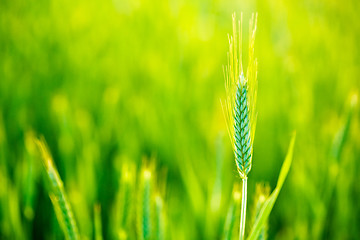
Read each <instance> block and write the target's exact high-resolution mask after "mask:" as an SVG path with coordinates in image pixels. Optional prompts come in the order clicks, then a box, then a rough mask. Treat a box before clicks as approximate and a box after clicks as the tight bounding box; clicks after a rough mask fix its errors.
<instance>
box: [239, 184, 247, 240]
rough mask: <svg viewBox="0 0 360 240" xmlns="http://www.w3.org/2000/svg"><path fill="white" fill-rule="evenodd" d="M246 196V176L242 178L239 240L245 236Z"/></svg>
mask: <svg viewBox="0 0 360 240" xmlns="http://www.w3.org/2000/svg"><path fill="white" fill-rule="evenodd" d="M246 198H247V177H245V178H243V179H242V194H241V217H240V230H239V231H240V232H239V240H243V239H244V236H245V221H246Z"/></svg>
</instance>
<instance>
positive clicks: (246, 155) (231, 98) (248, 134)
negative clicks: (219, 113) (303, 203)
mask: <svg viewBox="0 0 360 240" xmlns="http://www.w3.org/2000/svg"><path fill="white" fill-rule="evenodd" d="M256 23H257V15H254V14H253V15H252V18H251V20H250V24H249V63H248V67H247V71H246V76H245V75H244V72H243V63H242V14H241V19H240V21H239V22H238V24H237V22H236V16H235V14H233V35H232V36H229V37H228V39H229V52H228V64H227V66H226V67H225V68H224V78H225V89H226V100H225V104H222V106H223V109H224V114H225V119H226V122H227V128H228V132H229V135H230V140H231V143H232V146H233V149H234V155H235V163H236V166H237V170H238V172H239V175H240V177H241V179H242V201H241V218H240V234H239V239H244V235H245V219H246V197H247V176H248V173H249V172H250V170H251V165H252V155H253V142H254V135H255V126H256V111H255V106H256V94H257V60H256V58H255V56H254V44H255V32H256Z"/></svg>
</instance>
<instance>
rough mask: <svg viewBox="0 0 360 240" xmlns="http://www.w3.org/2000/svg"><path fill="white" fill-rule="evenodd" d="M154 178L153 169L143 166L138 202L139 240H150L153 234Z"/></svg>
mask: <svg viewBox="0 0 360 240" xmlns="http://www.w3.org/2000/svg"><path fill="white" fill-rule="evenodd" d="M152 178H153V176H152V172H151V170H150V169H149V168H143V170H142V171H141V174H140V183H139V193H138V203H137V204H138V206H137V234H138V239H139V240H149V239H151V235H152V227H153V226H152V223H151V219H152V206H151V200H152V191H153V184H152V182H153V179H152Z"/></svg>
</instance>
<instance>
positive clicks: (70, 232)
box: [34, 137, 79, 240]
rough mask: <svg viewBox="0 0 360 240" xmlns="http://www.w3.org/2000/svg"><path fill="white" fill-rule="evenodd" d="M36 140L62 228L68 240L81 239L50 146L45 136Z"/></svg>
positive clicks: (52, 200) (50, 193)
mask: <svg viewBox="0 0 360 240" xmlns="http://www.w3.org/2000/svg"><path fill="white" fill-rule="evenodd" d="M34 141H35V143H36V145H37V147H38V150H39V152H40V154H41V157H42V162H43V165H44V167H45V170H46V173H47V179H48V182H49V185H50V191H49V196H50V199H51V202H52V204H53V206H54V210H55V213H56V217H57V219H58V222H59V224H60V226H61V229H62V230H63V232H64V235H65V238H66V239H67V240H77V239H79V233H78V228H77V225H76V221H75V219H74V214H73V212H72V211H71V206H70V203H69V202H68V200H67V196H66V194H65V190H64V186H63V182H62V181H61V179H60V176H59V173H58V171H57V170H56V167H55V165H54V163H53V160H52V157H51V154H50V151H49V148H48V147H47V144H46V142H45V139H44V138H43V137H41V138H40V139H35V138H34Z"/></svg>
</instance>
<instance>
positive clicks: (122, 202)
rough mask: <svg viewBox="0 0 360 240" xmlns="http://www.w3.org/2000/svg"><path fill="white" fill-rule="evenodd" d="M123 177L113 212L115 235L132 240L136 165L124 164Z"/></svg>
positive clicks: (122, 168)
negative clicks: (131, 229) (131, 228)
mask: <svg viewBox="0 0 360 240" xmlns="http://www.w3.org/2000/svg"><path fill="white" fill-rule="evenodd" d="M120 174H121V177H120V181H119V182H120V183H119V190H118V193H117V197H116V203H115V207H114V211H113V214H114V215H113V223H112V225H113V227H112V228H113V229H112V231H113V235H114V237H115V236H117V238H120V239H129V238H131V233H130V229H129V228H130V227H129V225H130V223H131V221H132V220H133V216H134V213H133V207H134V206H135V204H134V202H135V198H134V195H135V179H136V171H135V165H134V164H133V163H132V162H127V161H126V162H124V163H123V164H122V167H121V172H120Z"/></svg>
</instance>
